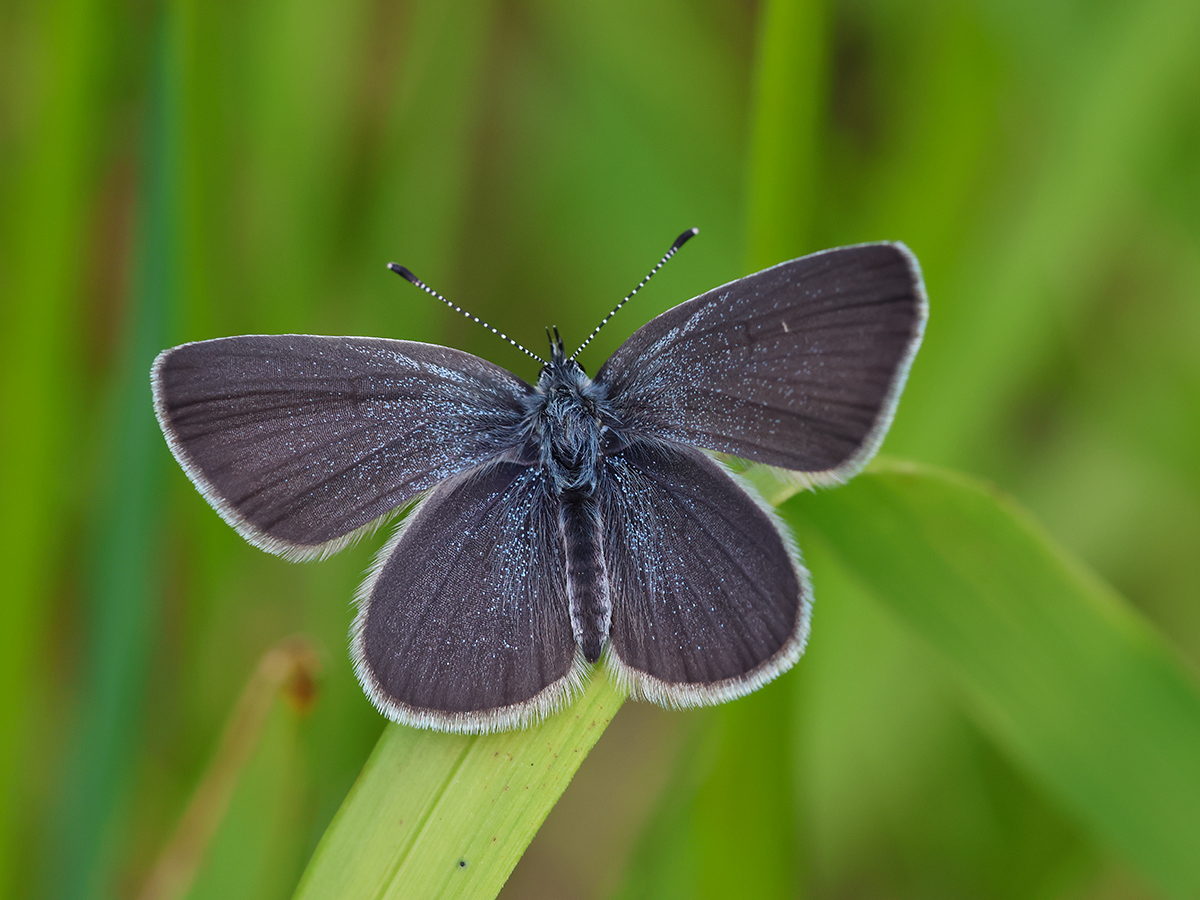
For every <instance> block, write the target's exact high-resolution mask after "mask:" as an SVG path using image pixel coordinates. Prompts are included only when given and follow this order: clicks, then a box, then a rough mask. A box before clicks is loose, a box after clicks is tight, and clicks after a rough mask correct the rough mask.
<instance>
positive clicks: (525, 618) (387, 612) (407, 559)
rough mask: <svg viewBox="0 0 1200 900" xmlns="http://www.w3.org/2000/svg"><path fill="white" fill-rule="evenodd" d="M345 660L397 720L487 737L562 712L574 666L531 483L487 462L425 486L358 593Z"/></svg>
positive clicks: (556, 553) (543, 509)
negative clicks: (349, 659)
mask: <svg viewBox="0 0 1200 900" xmlns="http://www.w3.org/2000/svg"><path fill="white" fill-rule="evenodd" d="M352 654H353V656H354V661H355V669H356V671H357V673H358V676H359V680H360V681H361V682H362V685H363V687H364V688H365V689H366V691H367V694H368V696H369V697H370V698H371V700H372V701H373V702H374V703H375V705H376V706H377V707H378V708H379V709H380V710H381V711H383V712H384V714H385V715H387V716H388V718H390V719H392V720H394V721H398V722H407V723H409V724H415V725H423V726H427V727H434V728H439V729H441V730H445V731H470V732H476V731H490V730H494V729H501V728H512V727H516V726H518V725H524V724H527V723H528V722H530V721H532V720H534V719H536V718H539V717H540V716H541V715H543V714H545V713H546V712H547V711H549V710H550V709H553V708H555V707H557V706H558V705H559V704H561V703H563V702H564V701H565V700H566V699H567V698H568V697H569V695H570V693H571V692H572V690H573V689H574V688H575V687H577V686H578V685H579V684H580V683H581V680H582V669H581V666H582V662H581V658H580V657H579V656H578V653H577V651H576V648H575V639H574V636H573V634H572V632H571V622H570V617H569V614H568V603H567V586H566V563H565V559H564V551H563V543H562V536H561V533H560V531H559V525H558V502H557V500H555V499H554V498H553V497H552V496H551V494H550V492H549V491H548V489H547V486H546V483H545V476H544V474H543V473H542V472H541V471H540V470H538V469H537V468H532V467H528V466H523V465H519V464H516V463H509V462H498V463H491V464H488V465H485V466H482V467H480V468H477V469H474V470H471V471H469V472H466V473H463V474H462V475H459V476H456V477H454V478H451V479H450V480H449V481H447V482H445V483H444V484H442V485H439V486H438V487H437V488H435V489H434V490H433V492H432V493H431V494H430V495H429V496H428V498H426V499H425V500H423V501H422V502H421V503H420V504H419V505H418V506H417V508H416V510H415V511H414V512H412V513H410V514H409V517H408V519H407V520H406V521H405V523H404V524H403V526H402V527H401V529H400V531H399V532H398V536H397V537H396V538H395V539H394V540H393V542H392V543H391V544H390V545H389V546H388V547H386V548H385V549H384V551H383V552H382V553H381V554H380V558H379V562H378V564H377V566H376V569H375V571H374V572H373V574H372V575H371V577H370V578H369V579H368V580H367V582H366V583H365V584H364V585H363V589H362V591H361V593H360V598H359V612H358V617H357V619H356V621H355V625H354V631H353V638H352Z"/></svg>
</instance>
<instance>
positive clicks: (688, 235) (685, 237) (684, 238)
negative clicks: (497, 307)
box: [525, 228, 700, 359]
mask: <svg viewBox="0 0 1200 900" xmlns="http://www.w3.org/2000/svg"><path fill="white" fill-rule="evenodd" d="M699 233H700V229H699V228H689V229H688V230H687V231H685V232H684V233H683V234H681V235H680V236H679V237H677V238H675V243H673V244H672V245H671V249H670V250H668V251H667V252H666V253H665V254H663V258H662V259H660V260H659V261H658V265H656V266H655V267H654V268H653V269H651V270H650V271H649V273H648V274H647V275H646V277H645V278H643V279H642V280H641V281H639V282H638V283H637V287H635V288H634V289H633V290H632V291H630V292H629V293H628V294H626V295H625V299H623V300H622V301H621V302H620V303H618V304H617V305H616V306H614V307H613V311H612V312H610V313H609V314H608V315H607V316H605V317H604V318H603V319H601V320H600V324H599V325H597V326H596V328H595V330H594V331H593V332H592V333H591V334H589V335H588V336H587V340H586V341H584V342H583V343H582V344H580V345H579V348H578V349H577V350H576V351H575V352H574V353H572V354H571V356H570V358H571V359H574V358H575V357H577V356H578V355H579V354H580V353H582V352H583V348H584V347H586V346H587V345H588V344H590V343H591V342H592V338H594V337H595V336H596V335H598V334H599V333H600V329H601V328H603V327H604V326H605V325H607V324H608V320H609V319H611V318H612V317H613V316H615V315H616V314H617V312H618V311H619V310H620V309H621V307H622V306H624V305H625V304H626V303H628V302H629V301H630V300H631V299H633V295H634V294H636V293H637V292H638V291H640V290H641V289H642V288H644V287H645V286H646V282H647V281H649V280H650V279H651V278H653V277H654V275H655V273H656V272H658V270H659V269H661V268H662V267H663V266H665V265H666V264H667V260H668V259H670V258H671V257H672V256H674V255H675V254H676V253H678V252H679V248H680V247H682V246H683V245H684V244H686V243H687V242H688V241H690V240H691V239H692V238H694V237H695V236H696V235H698V234H699ZM525 352H526V353H528V352H529V351H528V350H526V351H525Z"/></svg>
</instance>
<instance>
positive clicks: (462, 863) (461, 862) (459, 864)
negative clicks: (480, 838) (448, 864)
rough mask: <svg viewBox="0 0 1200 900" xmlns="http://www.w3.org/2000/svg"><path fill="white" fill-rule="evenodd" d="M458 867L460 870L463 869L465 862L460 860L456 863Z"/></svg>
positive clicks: (465, 865)
mask: <svg viewBox="0 0 1200 900" xmlns="http://www.w3.org/2000/svg"><path fill="white" fill-rule="evenodd" d="M458 867H459V868H460V869H465V868H466V867H467V861H466V860H465V859H460V860H459V861H458Z"/></svg>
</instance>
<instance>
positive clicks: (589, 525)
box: [558, 496, 612, 662]
mask: <svg viewBox="0 0 1200 900" xmlns="http://www.w3.org/2000/svg"><path fill="white" fill-rule="evenodd" d="M558 521H559V527H560V529H561V531H562V538H563V549H564V550H565V551H566V556H567V597H568V599H569V600H570V605H571V628H572V630H573V631H574V632H575V641H576V643H577V644H578V645H579V649H580V650H581V651H582V652H583V655H584V658H585V659H587V661H588V662H595V661H596V660H598V659H599V658H600V653H601V651H602V650H603V649H604V641H605V639H606V638H607V637H608V628H609V623H610V622H611V621H612V603H611V601H610V599H609V595H608V574H607V572H606V571H605V568H604V548H603V546H602V538H601V527H600V504H599V503H597V502H596V500H595V499H594V498H592V497H581V496H569V497H564V498H563V499H562V501H561V504H560V506H559V514H558Z"/></svg>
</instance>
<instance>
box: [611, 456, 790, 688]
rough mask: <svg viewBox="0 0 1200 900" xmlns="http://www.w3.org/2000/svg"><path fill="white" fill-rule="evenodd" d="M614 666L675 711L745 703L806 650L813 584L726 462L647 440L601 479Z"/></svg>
mask: <svg viewBox="0 0 1200 900" xmlns="http://www.w3.org/2000/svg"><path fill="white" fill-rule="evenodd" d="M600 506H601V509H602V517H603V523H604V547H605V563H606V567H607V574H608V585H609V592H610V596H611V602H612V626H611V631H610V635H609V637H610V641H611V646H610V658H609V665H610V667H611V668H613V669H614V670H615V674H616V676H617V678H618V679H619V680H623V681H626V682H627V683H630V684H631V687H632V688H633V690H634V692H635V693H636V694H638V695H639V696H642V697H645V698H646V699H650V700H654V701H656V702H659V703H663V704H666V705H669V706H694V705H698V704H707V703H717V702H721V701H723V700H728V699H731V698H733V697H737V696H741V695H742V694H745V693H747V692H748V691H751V690H754V688H756V687H758V686H759V685H761V684H763V683H765V682H766V681H769V680H770V679H771V678H773V677H774V676H776V675H778V674H779V673H780V672H782V671H784V670H785V669H787V668H788V667H789V666H791V665H792V663H794V662H795V661H796V660H797V659H798V658H799V657H800V654H801V653H802V652H803V649H804V642H805V640H806V638H807V634H808V619H809V609H810V606H811V599H810V591H809V587H808V577H807V573H806V572H805V571H804V569H803V568H802V567H801V566H800V565H799V563H798V561H797V555H796V552H795V548H794V547H793V546H792V545H791V540H790V537H789V536H788V535H787V533H786V531H785V530H784V528H783V526H782V525H781V523H780V522H779V521H778V520H777V519H775V517H774V515H773V514H772V513H770V512H769V511H768V510H767V509H766V507H765V504H762V503H761V502H760V501H759V500H757V499H756V498H755V497H753V496H752V495H751V494H750V493H748V491H747V490H746V489H745V488H743V487H742V485H740V484H739V483H738V482H737V481H735V480H734V478H733V477H732V476H731V475H730V474H729V473H728V472H726V471H725V470H724V469H723V468H722V467H721V466H720V465H719V464H718V463H716V462H715V461H714V460H712V459H711V458H710V457H708V456H707V455H706V454H704V453H703V452H701V451H699V450H696V449H694V448H691V447H687V446H683V445H671V444H668V443H665V442H658V441H641V442H636V443H634V444H633V445H632V446H630V447H628V448H626V449H625V450H623V451H621V452H620V453H618V454H615V455H613V456H611V457H609V458H608V459H607V460H606V461H605V476H604V477H603V478H602V479H601V480H600Z"/></svg>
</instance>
